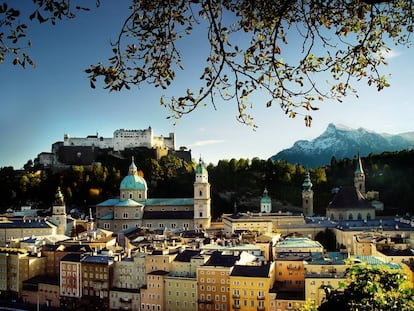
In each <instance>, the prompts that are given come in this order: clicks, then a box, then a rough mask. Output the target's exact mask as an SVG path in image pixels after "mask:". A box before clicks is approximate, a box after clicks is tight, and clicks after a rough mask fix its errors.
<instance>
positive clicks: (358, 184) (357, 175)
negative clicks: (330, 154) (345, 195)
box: [354, 153, 365, 197]
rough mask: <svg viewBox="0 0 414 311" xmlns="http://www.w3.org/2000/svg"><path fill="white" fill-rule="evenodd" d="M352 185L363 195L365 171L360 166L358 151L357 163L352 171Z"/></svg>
mask: <svg viewBox="0 0 414 311" xmlns="http://www.w3.org/2000/svg"><path fill="white" fill-rule="evenodd" d="M354 186H355V189H356V190H358V191H359V192H361V194H362V195H363V196H364V197H365V173H364V169H363V168H362V161H361V157H360V156H359V153H358V158H357V165H356V169H355V172H354Z"/></svg>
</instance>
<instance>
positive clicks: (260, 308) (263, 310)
mask: <svg viewBox="0 0 414 311" xmlns="http://www.w3.org/2000/svg"><path fill="white" fill-rule="evenodd" d="M265 309H266V308H265V306H257V311H265Z"/></svg>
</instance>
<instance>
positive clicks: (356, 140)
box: [271, 123, 414, 167]
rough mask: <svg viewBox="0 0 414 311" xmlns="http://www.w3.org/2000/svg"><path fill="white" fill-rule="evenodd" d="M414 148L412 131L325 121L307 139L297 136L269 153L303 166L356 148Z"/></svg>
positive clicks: (323, 162)
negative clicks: (384, 130) (388, 131)
mask: <svg viewBox="0 0 414 311" xmlns="http://www.w3.org/2000/svg"><path fill="white" fill-rule="evenodd" d="M412 148H414V132H409V133H403V134H398V135H391V134H378V133H375V132H372V131H368V130H366V129H363V128H359V129H352V128H348V127H345V126H342V125H334V124H332V123H331V124H329V125H328V128H327V129H326V130H325V132H323V133H322V134H321V135H320V136H319V137H317V138H315V139H313V140H311V141H308V140H299V141H297V142H295V143H294V145H293V147H291V148H288V149H284V150H282V151H280V152H279V153H277V154H275V155H274V156H272V157H271V159H272V160H286V161H288V162H289V163H300V164H302V165H304V166H307V167H319V166H323V165H326V164H329V163H330V161H331V159H332V157H335V158H336V159H338V160H340V159H343V158H350V159H352V158H353V157H354V156H355V155H356V154H357V153H358V152H359V154H360V155H361V156H367V155H368V154H370V153H382V152H384V151H399V150H404V149H412Z"/></svg>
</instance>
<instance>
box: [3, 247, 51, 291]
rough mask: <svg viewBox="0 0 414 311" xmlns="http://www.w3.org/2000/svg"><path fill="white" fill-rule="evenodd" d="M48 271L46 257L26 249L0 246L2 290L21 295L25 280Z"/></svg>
mask: <svg viewBox="0 0 414 311" xmlns="http://www.w3.org/2000/svg"><path fill="white" fill-rule="evenodd" d="M45 272H46V258H45V257H38V256H33V255H30V254H29V252H28V251H27V250H25V249H20V248H3V247H2V248H0V275H1V277H0V291H1V292H6V293H8V294H9V295H11V296H12V297H15V298H18V297H20V296H21V293H22V289H23V281H27V280H29V279H31V278H33V277H35V276H38V275H44V274H45Z"/></svg>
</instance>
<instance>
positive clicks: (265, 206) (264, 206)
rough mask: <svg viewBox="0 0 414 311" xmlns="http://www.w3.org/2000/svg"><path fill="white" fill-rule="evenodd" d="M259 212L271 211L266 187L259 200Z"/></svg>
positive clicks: (270, 202)
mask: <svg viewBox="0 0 414 311" xmlns="http://www.w3.org/2000/svg"><path fill="white" fill-rule="evenodd" d="M260 212H261V213H271V212H272V199H271V198H270V197H269V192H268V191H267V188H265V190H264V191H263V196H262V198H261V200H260Z"/></svg>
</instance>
